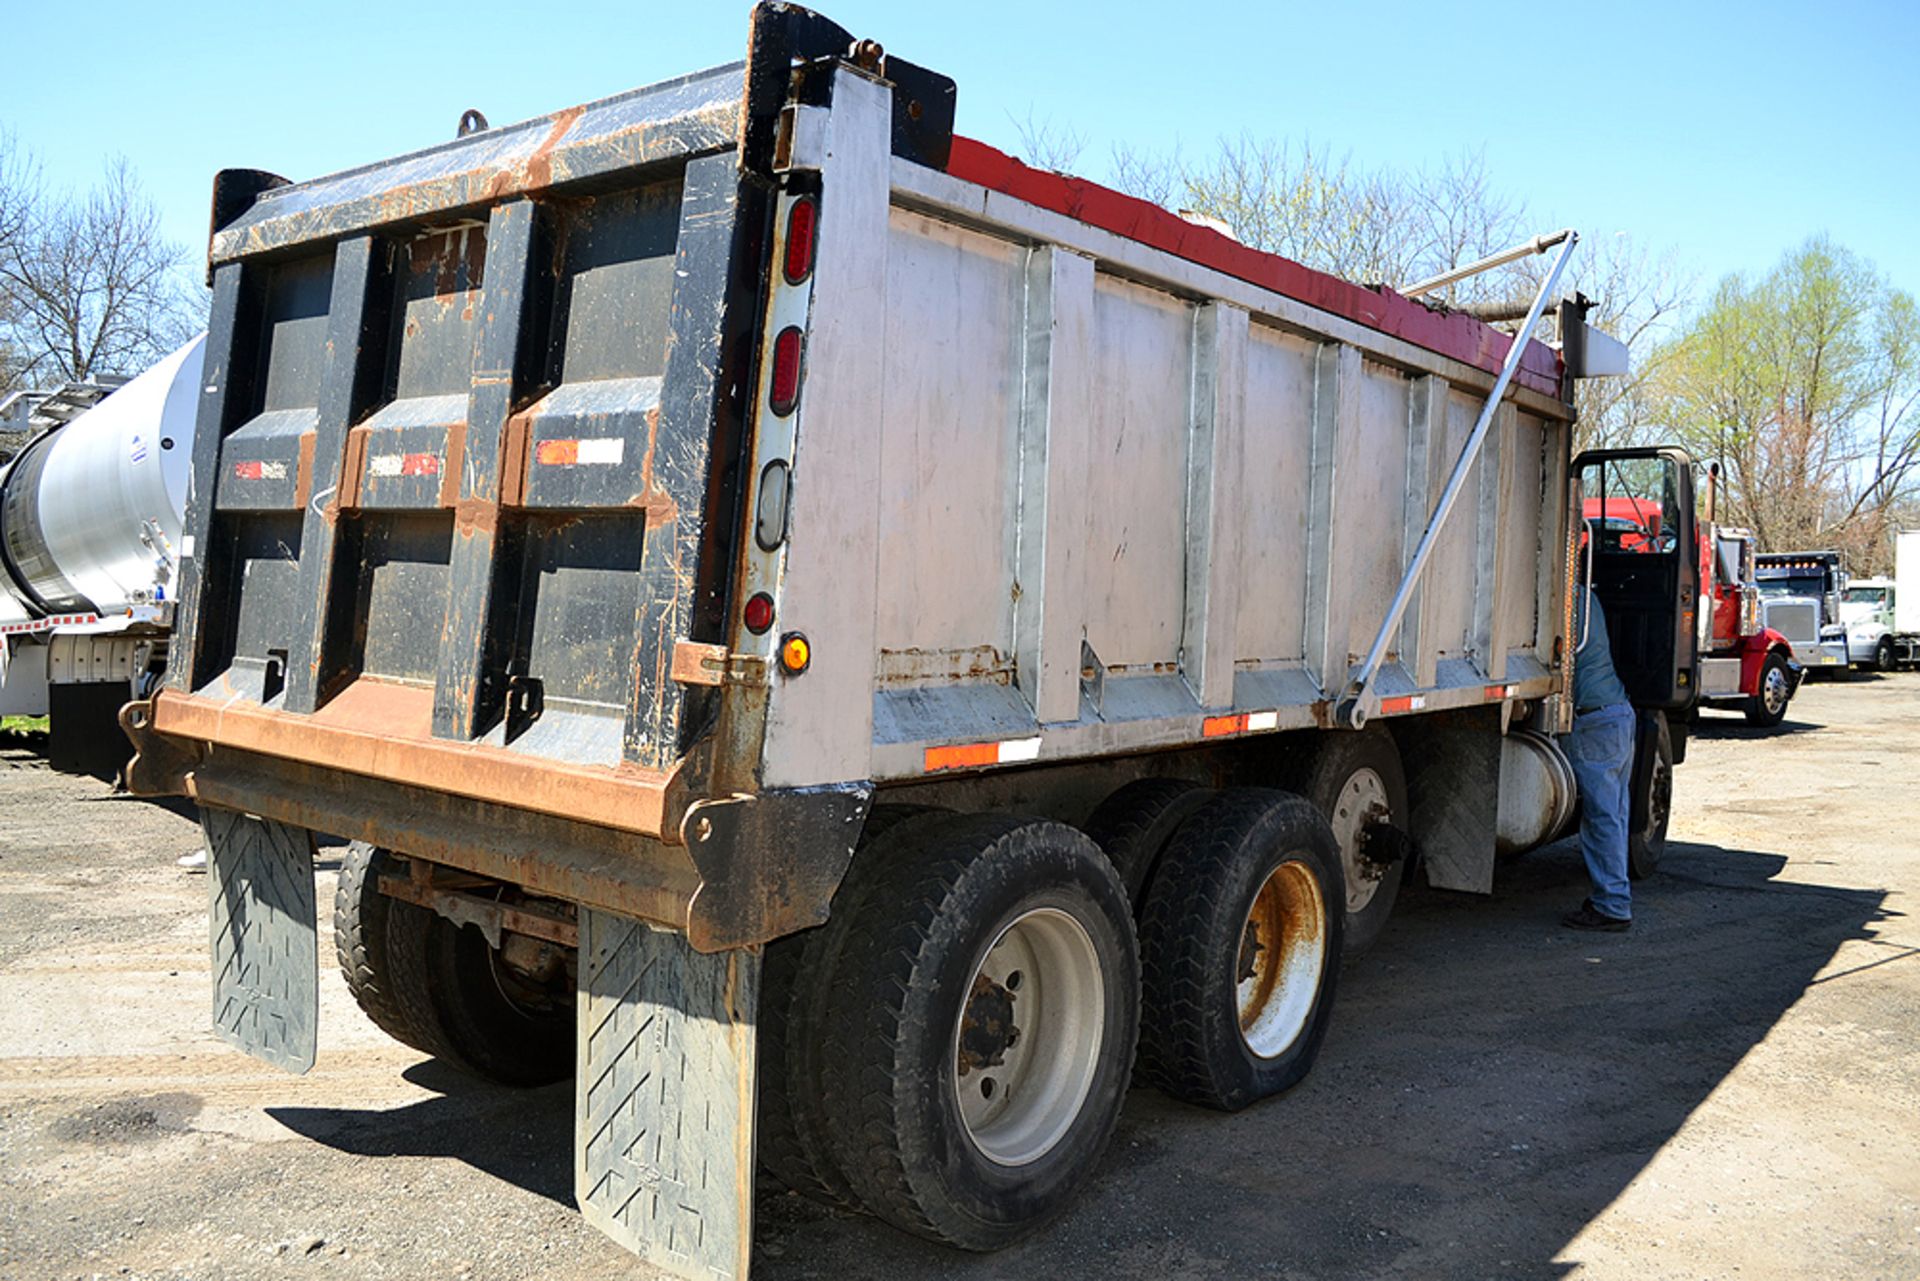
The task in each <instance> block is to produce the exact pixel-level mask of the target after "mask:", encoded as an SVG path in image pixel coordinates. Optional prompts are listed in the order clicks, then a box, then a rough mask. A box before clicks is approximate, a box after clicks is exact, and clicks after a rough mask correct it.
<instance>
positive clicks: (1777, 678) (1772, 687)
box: [1761, 667, 1787, 715]
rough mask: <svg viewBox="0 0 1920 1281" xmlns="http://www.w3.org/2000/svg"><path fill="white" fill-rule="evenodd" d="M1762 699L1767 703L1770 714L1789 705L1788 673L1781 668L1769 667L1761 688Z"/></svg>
mask: <svg viewBox="0 0 1920 1281" xmlns="http://www.w3.org/2000/svg"><path fill="white" fill-rule="evenodd" d="M1761 699H1762V701H1764V702H1765V703H1766V705H1767V712H1768V714H1769V715H1771V714H1772V713H1775V712H1778V711H1780V710H1781V709H1782V708H1784V707H1785V706H1786V705H1787V674H1786V673H1785V672H1783V671H1781V670H1780V668H1778V667H1769V668H1767V675H1766V681H1765V684H1764V685H1763V687H1762V689H1761Z"/></svg>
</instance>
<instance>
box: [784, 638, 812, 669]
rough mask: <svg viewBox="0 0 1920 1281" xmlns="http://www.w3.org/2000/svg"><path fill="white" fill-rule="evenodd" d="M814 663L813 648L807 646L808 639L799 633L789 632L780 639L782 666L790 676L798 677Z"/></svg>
mask: <svg viewBox="0 0 1920 1281" xmlns="http://www.w3.org/2000/svg"><path fill="white" fill-rule="evenodd" d="M812 661H813V646H811V645H809V644H807V638H806V637H805V636H802V635H801V634H800V633H799V632H788V633H787V634H786V635H785V636H782V637H781V638H780V666H782V667H784V668H786V669H787V674H788V675H789V676H798V675H799V674H800V673H801V672H804V671H806V670H807V664H808V663H811V662H812Z"/></svg>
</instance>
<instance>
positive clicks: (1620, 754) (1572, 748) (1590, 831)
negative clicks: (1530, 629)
mask: <svg viewBox="0 0 1920 1281" xmlns="http://www.w3.org/2000/svg"><path fill="white" fill-rule="evenodd" d="M1575 614H1576V617H1575V620H1574V623H1575V625H1574V636H1575V638H1576V641H1577V644H1576V648H1575V650H1574V660H1573V732H1572V733H1570V734H1567V735H1566V736H1564V737H1563V738H1562V739H1561V740H1560V746H1561V748H1562V749H1563V750H1564V751H1565V752H1566V754H1567V760H1568V761H1569V762H1571V763H1572V765H1573V776H1574V778H1575V780H1576V781H1577V782H1578V784H1579V788H1580V854H1581V857H1583V858H1584V859H1585V860H1586V863H1587V879H1588V880H1590V881H1592V882H1593V894H1592V896H1591V897H1589V898H1588V899H1587V901H1586V902H1584V903H1582V904H1581V905H1580V908H1579V910H1578V911H1574V912H1569V913H1567V914H1566V915H1565V916H1563V917H1561V918H1560V923H1561V924H1562V925H1564V926H1566V927H1567V928H1568V929H1574V930H1605V931H1608V932H1611V933H1620V932H1624V931H1626V930H1628V929H1630V928H1632V926H1633V891H1632V889H1631V888H1630V886H1629V884H1628V881H1627V827H1628V824H1629V822H1630V821H1631V816H1632V809H1633V802H1632V796H1631V786H1632V779H1633V738H1634V734H1633V730H1634V715H1635V714H1634V710H1633V704H1632V703H1631V702H1629V701H1628V700H1627V687H1626V686H1625V685H1623V684H1621V683H1620V677H1619V674H1618V673H1616V672H1615V671H1614V670H1613V650H1612V648H1611V647H1610V645H1609V643H1608V640H1607V616H1606V612H1605V611H1604V610H1602V609H1601V608H1600V601H1599V599H1598V598H1597V597H1595V596H1594V594H1593V588H1591V587H1588V588H1586V589H1585V590H1584V591H1583V592H1582V598H1581V600H1580V601H1579V608H1578V609H1577V610H1576V611H1575Z"/></svg>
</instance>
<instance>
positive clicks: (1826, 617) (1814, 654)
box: [1757, 551, 1852, 672]
mask: <svg viewBox="0 0 1920 1281" xmlns="http://www.w3.org/2000/svg"><path fill="white" fill-rule="evenodd" d="M1757 563H1758V569H1757V575H1758V579H1759V586H1760V597H1761V604H1760V608H1761V613H1762V616H1763V618H1764V620H1765V622H1766V625H1767V626H1769V627H1771V628H1773V629H1774V630H1775V631H1778V632H1779V633H1780V634H1781V635H1783V636H1785V637H1786V638H1787V639H1788V640H1790V641H1791V642H1792V643H1793V647H1794V652H1795V653H1796V654H1797V655H1799V657H1800V660H1801V662H1803V663H1804V664H1805V665H1806V667H1807V669H1808V671H1809V672H1845V671H1847V670H1848V667H1849V664H1850V663H1851V662H1852V652H1851V649H1850V647H1849V646H1848V644H1847V629H1846V626H1845V625H1844V624H1843V623H1842V622H1841V621H1840V599H1841V597H1842V595H1844V594H1845V592H1846V589H1847V571H1846V567H1845V564H1844V562H1843V561H1842V559H1841V556H1840V553H1839V552H1837V551H1815V552H1768V553H1763V554H1762V555H1761V556H1760V557H1759V558H1758V562H1757Z"/></svg>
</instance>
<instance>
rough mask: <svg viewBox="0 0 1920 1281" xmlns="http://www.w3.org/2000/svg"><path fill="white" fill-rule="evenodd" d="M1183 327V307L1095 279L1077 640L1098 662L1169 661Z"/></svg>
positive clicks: (1180, 605)
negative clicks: (1083, 601)
mask: <svg viewBox="0 0 1920 1281" xmlns="http://www.w3.org/2000/svg"><path fill="white" fill-rule="evenodd" d="M1193 328H1194V309H1193V307H1192V306H1191V305H1190V304H1188V303H1187V302H1185V301H1184V300H1182V299H1179V298H1175V297H1174V296H1173V295H1171V294H1167V293H1163V292H1161V291H1159V290H1156V289H1148V288H1145V287H1144V286H1141V285H1135V284H1132V283H1130V282H1128V281H1124V280H1120V279H1118V278H1116V277H1112V276H1104V275H1101V276H1096V277H1095V279H1094V297H1093V335H1094V337H1093V342H1094V350H1093V366H1094V371H1095V372H1094V383H1093V398H1092V405H1091V414H1090V417H1091V419H1092V424H1093V442H1092V455H1093V465H1092V468H1091V470H1090V472H1089V474H1088V477H1087V481H1088V485H1089V487H1090V489H1091V490H1092V493H1093V503H1092V511H1091V521H1090V528H1089V533H1088V542H1089V546H1088V557H1087V639H1088V642H1089V643H1090V644H1091V645H1092V646H1093V649H1094V652H1095V653H1096V654H1098V655H1099V656H1100V659H1101V661H1102V662H1104V663H1105V664H1106V665H1107V666H1109V667H1149V666H1151V665H1154V664H1168V665H1172V664H1174V663H1176V662H1177V661H1178V659H1179V656H1180V633H1181V620H1182V617H1183V612H1184V608H1185V595H1186V593H1185V587H1184V582H1185V573H1186V556H1185V546H1186V508H1187V456H1188V437H1189V434H1190V431H1191V414H1192V400H1191V387H1192V378H1193Z"/></svg>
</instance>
